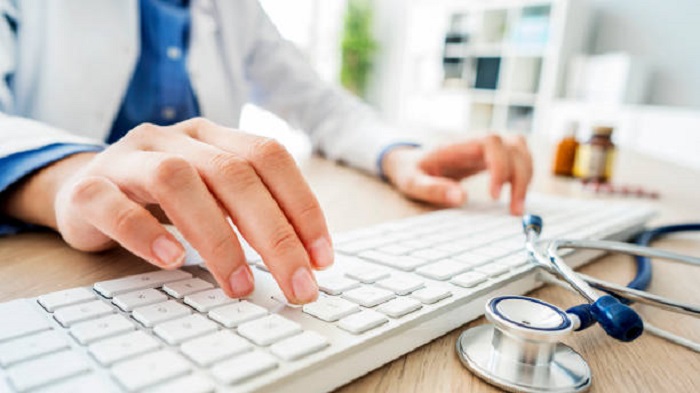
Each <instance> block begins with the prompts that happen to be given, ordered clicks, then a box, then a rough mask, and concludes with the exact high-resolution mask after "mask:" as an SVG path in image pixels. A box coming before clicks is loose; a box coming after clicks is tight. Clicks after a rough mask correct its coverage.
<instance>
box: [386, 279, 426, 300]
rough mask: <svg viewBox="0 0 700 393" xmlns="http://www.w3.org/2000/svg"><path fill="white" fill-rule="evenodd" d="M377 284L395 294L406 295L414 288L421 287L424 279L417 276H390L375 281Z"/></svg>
mask: <svg viewBox="0 0 700 393" xmlns="http://www.w3.org/2000/svg"><path fill="white" fill-rule="evenodd" d="M376 285H377V286H379V287H381V288H384V289H388V290H390V291H392V292H394V293H395V294H397V295H402V296H403V295H408V294H409V293H411V292H413V291H415V290H416V289H419V288H422V287H423V285H424V281H423V280H421V279H420V278H418V277H411V276H392V277H389V278H385V279H383V280H381V281H377V284H376Z"/></svg>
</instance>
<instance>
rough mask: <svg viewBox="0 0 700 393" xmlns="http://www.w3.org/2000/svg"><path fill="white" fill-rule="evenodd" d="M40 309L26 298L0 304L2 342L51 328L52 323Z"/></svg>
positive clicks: (0, 337)
mask: <svg viewBox="0 0 700 393" xmlns="http://www.w3.org/2000/svg"><path fill="white" fill-rule="evenodd" d="M39 310H40V309H37V306H36V303H34V302H31V301H29V300H25V299H18V300H13V301H10V302H7V303H2V304H0V321H2V323H0V342H2V341H5V340H9V339H13V338H17V337H21V336H26V335H28V334H32V333H36V332H40V331H43V330H49V329H50V328H51V323H50V322H49V321H48V320H47V319H46V317H45V316H44V315H43V314H42V313H41V311H39Z"/></svg>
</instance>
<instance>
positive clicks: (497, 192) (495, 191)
mask: <svg viewBox="0 0 700 393" xmlns="http://www.w3.org/2000/svg"><path fill="white" fill-rule="evenodd" d="M502 189H503V185H501V184H499V185H497V186H495V187H494V188H493V199H498V198H500V197H501V190H502Z"/></svg>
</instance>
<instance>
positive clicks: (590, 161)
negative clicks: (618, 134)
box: [574, 127, 615, 183]
mask: <svg viewBox="0 0 700 393" xmlns="http://www.w3.org/2000/svg"><path fill="white" fill-rule="evenodd" d="M612 133H613V128H612V127H596V128H594V129H593V136H591V139H590V140H588V141H587V142H586V143H583V144H581V145H580V146H579V147H578V149H577V151H576V161H575V164H574V176H576V177H578V178H581V179H583V180H585V181H597V182H603V183H604V182H607V181H608V180H610V177H611V176H612V166H613V160H614V158H615V157H614V156H615V145H614V144H613V142H612V139H611V137H612Z"/></svg>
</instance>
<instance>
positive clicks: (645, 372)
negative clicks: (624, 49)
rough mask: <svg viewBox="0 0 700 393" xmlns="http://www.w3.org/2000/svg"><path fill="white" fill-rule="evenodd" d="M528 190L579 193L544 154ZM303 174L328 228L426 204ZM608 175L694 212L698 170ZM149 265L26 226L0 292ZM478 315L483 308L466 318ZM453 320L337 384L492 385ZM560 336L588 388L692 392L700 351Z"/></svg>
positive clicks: (336, 177)
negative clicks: (431, 337)
mask: <svg viewBox="0 0 700 393" xmlns="http://www.w3.org/2000/svg"><path fill="white" fill-rule="evenodd" d="M536 164H537V165H536V173H537V176H536V178H535V182H534V184H533V189H534V190H535V191H540V192H545V193H553V194H557V195H568V196H580V195H581V192H580V187H579V185H578V183H575V182H570V181H563V180H554V179H552V178H551V177H550V176H549V175H547V166H548V164H549V163H548V161H545V160H542V161H540V162H537V163H536ZM305 171H306V173H307V175H308V178H309V180H310V183H311V185H312V187H313V188H314V190H315V191H316V193H317V195H318V197H319V199H320V201H321V204H322V205H323V207H324V208H325V212H326V215H327V219H328V222H329V225H330V227H331V230H333V231H343V230H349V229H353V228H358V227H363V226H367V225H371V224H374V223H378V222H382V221H386V220H391V219H396V218H400V217H405V216H410V215H415V214H419V213H421V212H426V211H429V210H431V208H430V207H428V206H425V205H421V204H418V203H414V202H410V201H407V200H405V199H404V198H402V197H401V196H399V195H397V194H396V193H395V192H394V191H393V190H391V188H390V187H389V186H387V185H385V184H382V183H381V182H378V181H376V180H374V179H372V178H369V177H367V176H365V175H362V174H359V173H357V172H355V171H352V170H349V169H347V168H342V167H339V166H337V165H335V164H333V163H330V162H327V161H323V160H321V159H316V158H315V159H312V160H311V162H310V163H309V165H305ZM616 181H619V182H621V183H626V184H644V185H645V186H647V187H649V188H655V189H658V190H659V191H661V193H662V198H661V200H660V201H659V202H658V203H657V205H658V207H659V209H660V213H661V214H660V215H659V216H658V218H656V219H655V220H654V222H653V224H662V223H667V222H679V221H700V202H699V201H698V199H697V198H698V196H699V195H700V193H699V192H698V190H700V173H698V172H695V171H691V170H688V169H685V168H681V167H677V166H674V165H671V164H668V163H663V162H659V161H656V160H652V159H649V158H646V157H643V156H639V155H636V154H632V153H624V152H623V154H620V156H619V159H618V167H617V174H616ZM485 183H486V182H485V178H484V177H481V178H476V179H474V180H471V181H469V182H467V183H466V187H467V189H468V191H469V193H470V198H472V199H480V198H483V196H484V195H486V192H485V189H486V186H485ZM657 245H658V246H660V247H666V248H669V249H673V250H677V251H680V252H684V253H689V254H694V255H700V236H698V235H695V234H693V235H680V236H676V237H674V238H673V239H668V240H664V241H661V242H658V243H657ZM654 268H655V278H654V281H653V284H652V287H651V290H652V291H654V292H656V293H659V294H663V295H667V296H673V297H676V298H680V299H684V300H685V301H692V302H696V303H697V302H698V301H699V300H700V284H699V282H700V271H699V270H697V269H696V270H692V268H689V267H686V266H679V265H674V264H671V263H663V262H658V263H657V262H655V266H654ZM150 270H153V267H151V266H150V265H148V264H146V263H144V262H141V261H140V260H138V258H136V257H134V256H131V255H129V254H128V253H126V252H125V251H123V250H116V251H112V252H107V253H102V254H97V255H95V254H92V255H90V254H83V253H80V252H77V251H74V250H72V249H70V248H69V247H67V246H66V245H65V244H64V243H63V242H62V241H61V239H60V238H59V237H58V236H56V235H54V234H49V233H41V234H40V233H34V234H24V235H19V236H15V237H10V238H3V239H0V288H1V289H0V301H6V300H10V299H14V298H18V297H31V296H37V295H40V294H43V293H46V292H51V291H56V290H60V289H65V288H71V287H76V286H84V285H91V284H92V283H94V282H95V281H100V280H106V279H112V278H117V277H121V276H124V275H127V274H136V273H141V272H145V271H150ZM582 271H584V272H585V273H587V274H590V275H593V276H598V277H603V278H606V279H608V280H611V281H615V282H618V283H624V282H626V281H628V280H629V279H630V278H631V277H632V276H633V274H634V267H633V263H632V262H631V259H630V258H627V257H624V256H608V257H605V258H602V259H601V260H600V261H597V262H595V263H593V264H590V265H588V266H586V267H584V268H583V269H582ZM533 296H535V297H538V298H541V299H543V300H545V301H549V302H552V303H555V304H557V305H560V306H562V307H567V306H570V305H574V304H578V303H580V302H581V299H580V298H578V297H577V296H574V295H572V294H571V293H569V292H567V291H565V290H563V289H560V288H556V287H546V288H542V289H540V290H537V291H535V292H534V293H533ZM639 309H640V310H641V313H642V315H643V316H644V317H645V318H646V320H648V321H650V322H652V323H654V324H657V325H658V326H660V327H663V328H668V329H670V330H672V331H674V332H677V333H680V334H683V335H685V336H686V337H689V338H692V339H694V340H700V322H699V321H697V320H692V319H691V318H689V317H681V316H677V315H675V314H671V313H667V312H661V311H657V310H655V309H650V308H648V307H640V308H639ZM481 323H484V320H483V318H481V319H479V320H477V321H474V322H472V323H470V324H469V325H467V326H473V325H477V324H481ZM461 330H462V329H461V328H460V329H457V330H455V331H453V332H451V333H450V334H447V335H446V336H444V337H441V338H438V339H436V340H435V341H433V342H431V343H429V344H427V345H425V346H423V347H421V348H419V349H417V350H416V351H414V352H412V353H409V354H407V355H405V356H403V357H401V358H399V359H397V360H395V361H393V362H391V363H389V364H387V365H385V366H384V367H382V368H379V369H377V370H375V371H374V372H372V373H370V374H368V375H366V376H365V377H363V378H360V379H358V380H356V381H354V382H352V383H350V384H348V385H346V386H344V387H343V388H341V389H339V392H342V393H351V392H458V391H459V392H466V391H469V392H490V391H497V390H496V389H494V388H492V387H491V386H489V385H487V384H485V383H483V382H481V380H479V379H478V378H476V377H475V376H473V375H472V374H471V373H469V372H468V371H467V370H466V369H465V368H463V367H462V365H461V364H460V362H459V360H458V358H457V356H456V354H455V351H454V343H455V340H456V339H457V336H458V335H459V333H460V332H461ZM567 344H569V345H571V346H572V347H574V348H575V349H576V350H577V351H579V352H581V353H582V354H583V356H584V357H585V358H586V359H587V360H588V361H589V364H590V367H591V368H592V372H593V386H592V389H591V391H593V392H623V391H636V392H698V391H700V373H699V371H700V355H698V354H696V353H693V352H691V351H689V350H686V349H683V348H679V347H676V346H674V345H672V344H669V343H667V342H665V341H663V340H661V339H658V338H656V337H654V336H650V335H644V336H643V337H641V338H640V339H639V340H637V341H635V342H634V343H630V344H621V343H618V342H615V341H614V340H612V339H610V338H608V337H606V336H605V334H604V333H603V332H602V331H601V330H600V329H598V328H594V329H589V330H587V331H585V332H582V333H579V334H576V335H574V336H572V337H570V338H569V339H568V340H567Z"/></svg>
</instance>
